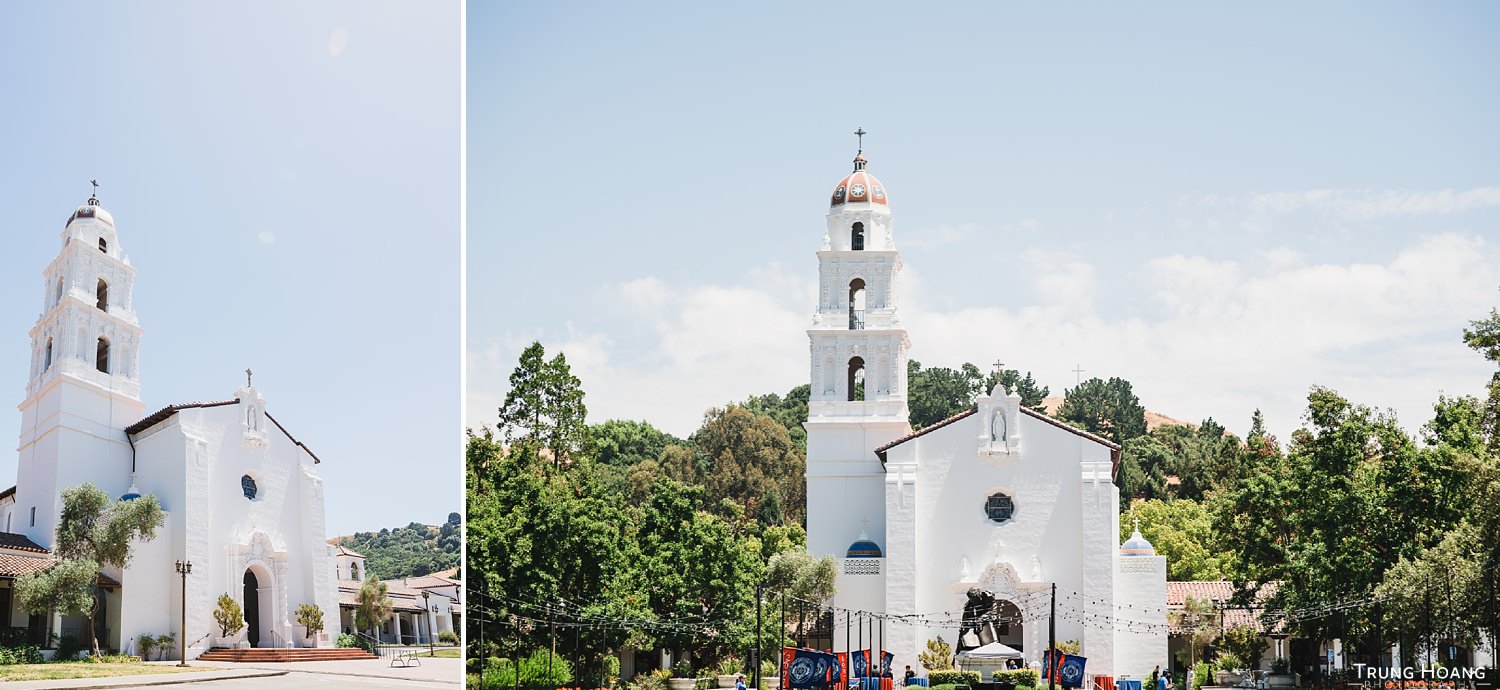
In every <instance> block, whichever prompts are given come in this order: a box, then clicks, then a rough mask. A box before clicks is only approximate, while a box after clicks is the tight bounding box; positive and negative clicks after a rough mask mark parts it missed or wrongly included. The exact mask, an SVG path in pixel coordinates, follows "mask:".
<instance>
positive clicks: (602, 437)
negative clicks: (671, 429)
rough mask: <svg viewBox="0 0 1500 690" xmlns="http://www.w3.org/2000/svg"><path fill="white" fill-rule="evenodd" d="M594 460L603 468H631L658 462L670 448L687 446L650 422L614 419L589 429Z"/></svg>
mask: <svg viewBox="0 0 1500 690" xmlns="http://www.w3.org/2000/svg"><path fill="white" fill-rule="evenodd" d="M589 440H590V442H592V443H593V459H594V461H595V462H597V463H600V464H603V465H614V466H617V467H628V466H631V465H637V464H640V463H641V462H645V461H647V460H658V459H660V458H661V454H662V451H664V450H666V448H667V446H669V445H672V444H676V445H685V444H686V441H683V440H682V439H680V438H677V437H676V436H673V435H671V434H669V433H667V432H665V431H662V430H660V429H657V428H656V427H654V426H651V424H650V423H649V422H645V421H640V422H635V421H630V420H624V419H611V420H608V421H606V422H604V423H603V424H595V425H593V426H591V427H589Z"/></svg>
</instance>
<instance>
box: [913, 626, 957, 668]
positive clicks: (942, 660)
mask: <svg viewBox="0 0 1500 690" xmlns="http://www.w3.org/2000/svg"><path fill="white" fill-rule="evenodd" d="M917 661H918V662H920V663H921V664H922V668H925V669H927V670H928V671H947V670H949V669H951V668H953V646H952V645H950V644H948V643H947V642H944V641H943V636H942V635H938V636H937V639H936V640H928V641H927V651H925V652H918V653H917Z"/></svg>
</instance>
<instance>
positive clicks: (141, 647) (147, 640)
mask: <svg viewBox="0 0 1500 690" xmlns="http://www.w3.org/2000/svg"><path fill="white" fill-rule="evenodd" d="M153 649H156V636H155V635H152V634H151V633H141V634H140V636H139V637H136V638H135V651H136V653H138V654H140V655H141V660H142V661H146V660H148V659H150V658H151V650H153Z"/></svg>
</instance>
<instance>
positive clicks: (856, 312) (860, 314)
mask: <svg viewBox="0 0 1500 690" xmlns="http://www.w3.org/2000/svg"><path fill="white" fill-rule="evenodd" d="M864 327H865V279H864V278H855V279H854V280H851V281H849V330H851V331H858V330H862V329H863V328H864Z"/></svg>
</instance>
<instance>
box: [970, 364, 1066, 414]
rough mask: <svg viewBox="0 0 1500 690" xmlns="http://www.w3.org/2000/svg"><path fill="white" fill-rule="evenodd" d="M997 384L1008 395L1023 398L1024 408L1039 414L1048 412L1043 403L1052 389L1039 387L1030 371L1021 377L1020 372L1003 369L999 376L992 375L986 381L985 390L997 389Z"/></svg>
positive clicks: (1022, 404)
mask: <svg viewBox="0 0 1500 690" xmlns="http://www.w3.org/2000/svg"><path fill="white" fill-rule="evenodd" d="M996 383H999V384H1000V385H1001V389H1002V390H1004V391H1005V394H1006V395H1012V394H1015V395H1019V396H1021V406H1022V407H1029V408H1031V409H1033V410H1037V411H1039V412H1045V411H1046V409H1045V406H1044V405H1043V404H1042V401H1043V400H1046V399H1047V394H1048V393H1050V392H1051V389H1049V388H1048V387H1047V386H1038V385H1037V382H1036V379H1033V378H1031V372H1029V371H1028V372H1026V375H1025V376H1021V372H1020V371H1018V370H1015V369H1002V370H1001V371H1000V373H999V374H993V373H992V374H990V375H989V377H988V378H986V379H985V380H984V389H985V390H990V389H992V388H994V387H995V384H996Z"/></svg>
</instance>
